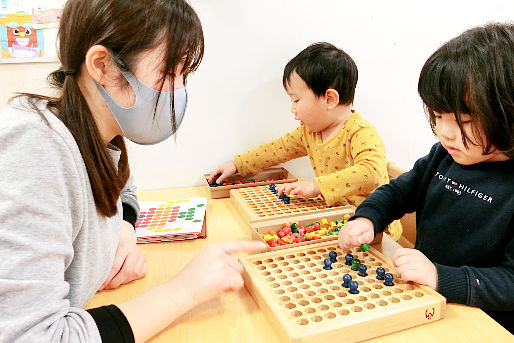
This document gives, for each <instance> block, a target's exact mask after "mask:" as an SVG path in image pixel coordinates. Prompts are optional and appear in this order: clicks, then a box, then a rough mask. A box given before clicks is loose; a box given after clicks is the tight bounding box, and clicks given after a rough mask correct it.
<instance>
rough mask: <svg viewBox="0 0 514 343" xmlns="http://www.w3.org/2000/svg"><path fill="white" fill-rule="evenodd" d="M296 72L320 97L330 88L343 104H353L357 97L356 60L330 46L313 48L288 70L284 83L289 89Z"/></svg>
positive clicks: (303, 53) (300, 55) (288, 66)
mask: <svg viewBox="0 0 514 343" xmlns="http://www.w3.org/2000/svg"><path fill="white" fill-rule="evenodd" d="M293 72H296V73H297V74H298V76H300V77H301V78H302V79H303V81H305V83H306V84H307V86H308V87H309V88H310V89H311V90H312V91H313V92H314V94H316V96H318V97H319V96H323V95H325V92H326V91H327V89H329V88H332V89H335V90H336V91H337V92H338V93H339V103H340V104H344V105H350V104H352V103H353V97H354V96H355V86H357V79H358V71H357V66H356V65H355V62H354V61H353V59H352V58H351V57H350V56H349V55H348V54H347V53H345V52H344V51H343V50H341V49H338V48H336V47H335V46H333V45H332V44H330V43H325V42H321V43H314V44H312V45H309V46H308V47H307V48H305V49H304V50H303V51H301V52H300V53H299V54H298V55H296V56H295V57H294V58H293V59H292V60H290V61H289V62H288V63H287V65H286V67H285V68H284V76H283V78H282V83H283V85H284V88H286V86H287V83H288V81H289V78H290V76H291V74H292V73H293Z"/></svg>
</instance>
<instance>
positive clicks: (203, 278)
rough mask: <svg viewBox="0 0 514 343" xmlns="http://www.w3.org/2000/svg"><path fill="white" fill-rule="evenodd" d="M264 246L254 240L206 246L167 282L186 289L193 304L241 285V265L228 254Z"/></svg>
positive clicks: (260, 249)
mask: <svg viewBox="0 0 514 343" xmlns="http://www.w3.org/2000/svg"><path fill="white" fill-rule="evenodd" d="M265 249H266V244H265V243H263V242H258V241H244V242H228V243H219V244H214V245H211V246H208V247H207V248H205V249H204V250H202V251H201V252H200V253H199V254H198V255H196V256H195V257H194V258H193V259H192V260H191V261H190V262H189V263H188V264H187V265H186V266H185V267H184V269H182V270H181V271H180V272H179V273H178V274H177V276H176V277H175V278H173V279H172V280H171V282H174V283H175V282H176V284H177V286H178V287H180V288H182V289H183V288H184V287H186V288H187V289H188V293H189V297H190V299H191V301H192V302H193V303H192V304H191V305H192V306H196V305H199V304H201V303H203V302H205V301H208V300H210V299H213V298H215V297H217V296H218V295H220V294H221V293H222V292H231V291H237V290H239V289H241V288H242V287H243V286H244V281H243V278H242V276H241V273H242V272H243V266H242V265H241V264H240V263H239V262H237V261H236V260H235V259H234V258H232V257H231V256H230V254H233V253H235V252H239V251H241V252H257V251H263V250H265Z"/></svg>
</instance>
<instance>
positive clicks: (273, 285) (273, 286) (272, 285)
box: [270, 282, 280, 288]
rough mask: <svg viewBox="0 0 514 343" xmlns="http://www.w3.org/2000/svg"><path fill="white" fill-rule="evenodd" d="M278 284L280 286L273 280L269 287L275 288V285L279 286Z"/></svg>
mask: <svg viewBox="0 0 514 343" xmlns="http://www.w3.org/2000/svg"><path fill="white" fill-rule="evenodd" d="M279 286H280V284H279V283H276V282H274V283H272V284H271V285H270V287H271V288H277V287H279Z"/></svg>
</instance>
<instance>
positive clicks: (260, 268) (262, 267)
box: [256, 265, 266, 270]
mask: <svg viewBox="0 0 514 343" xmlns="http://www.w3.org/2000/svg"><path fill="white" fill-rule="evenodd" d="M256 268H257V270H264V269H266V267H265V266H263V265H260V266H257V267H256Z"/></svg>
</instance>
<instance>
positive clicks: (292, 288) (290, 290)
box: [287, 287, 298, 292]
mask: <svg viewBox="0 0 514 343" xmlns="http://www.w3.org/2000/svg"><path fill="white" fill-rule="evenodd" d="M287 290H288V291H289V292H296V291H297V290H298V288H296V287H289V288H288V289H287Z"/></svg>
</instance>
